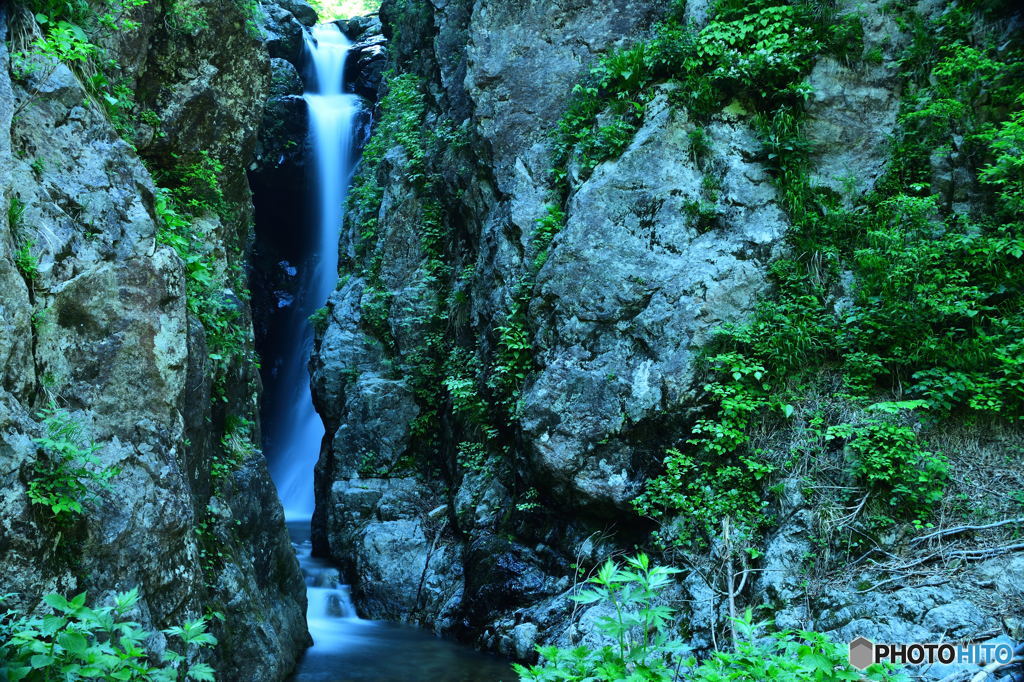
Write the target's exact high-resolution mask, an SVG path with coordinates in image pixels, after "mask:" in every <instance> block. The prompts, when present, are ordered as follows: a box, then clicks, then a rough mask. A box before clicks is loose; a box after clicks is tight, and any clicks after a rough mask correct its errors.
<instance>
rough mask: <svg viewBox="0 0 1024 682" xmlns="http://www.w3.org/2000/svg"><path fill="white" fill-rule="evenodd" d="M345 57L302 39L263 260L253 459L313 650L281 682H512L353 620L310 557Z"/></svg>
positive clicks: (342, 44) (346, 173)
mask: <svg viewBox="0 0 1024 682" xmlns="http://www.w3.org/2000/svg"><path fill="white" fill-rule="evenodd" d="M350 48H351V43H350V42H349V40H348V39H347V38H346V37H345V35H344V34H343V33H342V32H341V30H340V29H339V28H338V26H337V25H336V24H333V23H331V24H323V25H318V26H315V27H313V28H312V29H311V30H310V31H309V33H307V35H306V58H307V69H306V89H305V92H304V94H303V99H304V100H305V102H306V105H307V109H308V116H309V143H308V147H307V157H308V158H307V164H306V165H307V169H306V173H307V182H308V191H306V192H304V193H297V194H294V195H292V196H293V200H294V201H295V202H296V205H295V206H293V207H280V206H279V207H277V210H278V211H279V214H282V215H291V216H294V219H293V220H291V221H275V224H274V225H273V230H274V232H275V233H276V234H274V235H273V239H272V240H271V241H272V242H274V243H276V244H277V245H279V246H280V247H281V251H282V253H281V254H280V256H281V258H280V259H273V267H274V268H275V269H276V270H277V271H278V272H276V273H274V274H275V275H276V276H277V277H279V278H280V277H282V276H283V277H284V278H285V279H286V281H288V282H289V283H290V285H291V286H290V291H289V292H276V295H275V298H274V299H273V300H272V301H266V302H264V304H265V305H272V306H273V307H274V308H275V309H276V311H277V313H276V315H274V316H272V320H273V324H272V325H271V327H272V328H271V329H269V330H268V332H269V335H270V336H271V338H272V342H271V343H268V344H266V345H265V347H264V357H263V362H264V374H263V381H264V405H263V410H262V412H263V424H264V441H265V442H264V450H265V453H266V456H267V460H268V463H269V465H270V470H271V474H272V476H273V479H274V482H275V483H276V485H277V488H278V492H279V494H280V497H281V502H282V504H283V506H284V509H285V516H286V518H287V520H288V531H289V534H290V536H291V540H292V544H293V546H294V547H295V551H296V554H297V556H298V559H299V563H300V566H301V568H302V573H303V577H304V579H305V583H306V591H307V598H308V608H307V613H306V619H307V623H308V626H309V631H310V634H311V635H312V637H313V642H314V645H313V647H312V648H310V649H309V650H308V651H307V652H306V654H305V656H304V657H303V659H302V661H301V662H300V664H299V666H298V668H297V669H296V671H295V674H294V675H293V678H292V679H294V680H324V681H327V680H376V681H387V680H395V681H396V682H397V681H399V680H408V679H429V680H437V681H440V682H446V681H447V682H475V681H478V680H503V679H513V677H514V676H513V674H512V672H511V669H510V667H509V665H508V663H507V662H506V661H504V660H502V659H499V658H497V657H494V656H490V655H486V654H482V653H479V652H477V651H475V650H473V649H472V648H471V647H468V646H465V645H461V644H458V643H456V642H453V641H449V640H443V639H439V638H436V637H433V636H432V635H430V634H429V633H427V632H425V631H423V630H419V629H417V628H414V627H410V626H404V625H398V624H391V623H385V622H379V621H371V620H365V619H362V618H360V617H359V616H358V613H357V609H356V605H355V604H354V603H353V601H352V596H351V589H350V587H349V586H348V585H345V584H343V583H342V581H341V576H340V573H339V570H338V569H337V568H336V567H335V566H333V565H332V564H331V563H330V562H328V561H326V560H323V559H320V558H317V557H314V556H313V549H312V542H311V538H310V522H311V518H312V515H313V509H314V496H313V469H314V466H315V464H316V461H317V458H318V456H319V454H320V444H321V441H322V439H323V436H324V426H323V422H322V420H321V418H320V416H319V415H318V414H317V412H316V410H315V408H314V405H313V400H312V396H311V393H310V384H309V370H308V367H307V361H308V358H309V354H310V350H311V347H312V341H313V330H312V324H311V322H310V319H309V318H310V316H311V315H313V313H314V312H315V311H316V310H318V309H319V308H320V307H321V306H323V305H324V304H325V302H326V301H327V298H328V297H329V296H330V294H331V292H332V291H333V290H334V288H335V285H336V283H337V280H338V272H337V271H338V240H339V233H340V228H341V224H342V221H343V217H344V216H343V206H344V201H345V193H346V191H347V189H348V185H349V181H350V179H351V176H352V170H353V166H354V163H355V161H356V160H357V159H356V150H355V148H354V144H353V139H354V135H355V123H356V121H357V118H358V115H359V112H360V109H361V106H362V104H361V101H360V98H359V96H358V95H354V94H350V93H348V92H346V90H347V88H346V87H345V82H344V79H345V63H346V58H347V56H348V54H349V50H350ZM298 202H309V204H310V205H309V206H303V205H298ZM263 274H264V275H265V276H268V273H263ZM396 654H400V655H396Z"/></svg>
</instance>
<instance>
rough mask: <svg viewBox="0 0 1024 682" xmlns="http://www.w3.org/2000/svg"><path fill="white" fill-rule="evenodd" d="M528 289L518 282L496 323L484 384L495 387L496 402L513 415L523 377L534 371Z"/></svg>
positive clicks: (524, 379)
mask: <svg viewBox="0 0 1024 682" xmlns="http://www.w3.org/2000/svg"><path fill="white" fill-rule="evenodd" d="M529 303H530V297H529V290H528V289H527V288H526V287H525V286H524V285H520V286H519V287H517V291H516V293H515V295H514V296H513V298H512V302H511V304H510V306H509V309H508V312H507V313H506V315H505V321H504V323H503V324H500V325H498V326H497V327H495V329H494V331H495V333H496V334H497V339H496V342H495V346H496V348H495V354H494V355H495V358H494V367H493V368H492V369H491V375H490V377H489V378H488V379H487V385H488V386H489V387H490V388H491V389H493V390H494V391H495V394H496V396H497V398H498V402H500V403H501V404H502V405H504V406H505V408H506V409H507V410H508V413H509V415H511V416H513V417H514V416H515V414H516V411H517V405H518V403H519V397H520V395H521V393H522V388H523V383H524V382H525V381H526V377H527V376H528V375H529V373H530V372H532V371H533V368H534V361H533V343H532V342H531V341H530V332H529V330H528V327H527V310H528V306H529Z"/></svg>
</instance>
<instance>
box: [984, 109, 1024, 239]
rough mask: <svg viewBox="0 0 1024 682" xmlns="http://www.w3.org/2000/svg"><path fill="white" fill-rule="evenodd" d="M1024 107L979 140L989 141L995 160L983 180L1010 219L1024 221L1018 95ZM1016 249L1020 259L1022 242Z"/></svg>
mask: <svg viewBox="0 0 1024 682" xmlns="http://www.w3.org/2000/svg"><path fill="white" fill-rule="evenodd" d="M1017 106H1019V107H1021V109H1020V110H1018V111H1016V112H1014V113H1013V114H1011V115H1010V118H1009V120H1006V121H1003V122H1002V123H1001V124H1000V125H999V126H998V127H992V128H989V129H988V130H986V131H985V132H983V133H981V134H979V136H978V140H979V141H980V142H983V143H987V145H988V148H989V151H990V152H991V155H992V163H991V164H989V165H988V166H987V167H986V168H984V169H982V171H981V172H980V173H979V177H980V178H981V180H982V182H985V183H987V184H989V185H991V186H993V187H994V188H995V190H996V192H997V201H998V205H999V209H1000V210H1001V211H1002V212H1003V215H1004V216H1005V217H1006V219H1007V220H1014V221H1018V222H1019V221H1020V216H1021V215H1022V214H1024V94H1022V95H1021V96H1020V97H1018V98H1017ZM1014 246H1015V249H1014V251H1013V253H1014V255H1015V256H1016V257H1017V258H1020V257H1021V256H1022V255H1024V251H1022V250H1021V247H1022V245H1021V244H1020V243H1019V242H1018V243H1017V244H1015V245H1014Z"/></svg>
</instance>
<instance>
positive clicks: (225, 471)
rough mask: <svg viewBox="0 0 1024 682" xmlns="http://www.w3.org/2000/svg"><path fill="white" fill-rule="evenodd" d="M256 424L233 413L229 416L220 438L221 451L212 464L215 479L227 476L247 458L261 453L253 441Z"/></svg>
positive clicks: (212, 474) (212, 473)
mask: <svg viewBox="0 0 1024 682" xmlns="http://www.w3.org/2000/svg"><path fill="white" fill-rule="evenodd" d="M254 426H255V424H254V423H253V422H252V421H251V420H249V419H243V418H241V417H237V416H233V415H232V416H229V417H228V418H227V422H226V424H225V425H224V435H223V436H222V437H221V439H220V451H219V452H218V454H216V455H214V457H213V462H212V464H211V465H210V475H211V476H212V477H213V478H214V480H219V479H224V478H227V477H228V476H230V475H231V473H232V472H234V471H237V470H238V468H239V467H240V466H241V465H242V464H243V463H244V462H245V461H246V460H248V459H249V458H250V457H252V456H253V455H257V454H259V448H257V447H256V444H255V443H253V427H254Z"/></svg>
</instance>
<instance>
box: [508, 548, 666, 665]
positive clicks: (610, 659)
mask: <svg viewBox="0 0 1024 682" xmlns="http://www.w3.org/2000/svg"><path fill="white" fill-rule="evenodd" d="M680 572H681V571H680V570H679V569H676V568H669V567H666V566H657V565H652V564H651V561H650V559H649V558H648V557H647V555H645V554H638V555H637V556H635V557H629V558H627V559H626V560H625V563H624V564H622V565H620V564H616V563H615V562H613V561H612V560H610V559H609V560H608V561H607V562H606V563H605V564H604V565H602V566H601V568H600V569H599V570H598V572H597V575H595V576H594V577H592V578H590V579H589V580H588V581H587V582H588V583H589V584H590V585H592V587H591V588H590V589H586V590H583V591H581V592H580V593H579V594H578V595H575V596H574V597H573V600H574V601H576V602H578V603H580V604H584V605H593V604H601V605H605V606H607V607H610V608H609V611H613V612H614V615H608V616H602V617H601V618H599V619H598V621H597V628H598V630H599V632H601V634H603V635H604V636H605V637H607V638H608V639H609V640H610V641H612V642H614V644H610V645H607V646H603V647H601V648H599V649H592V648H590V647H586V646H580V647H577V648H575V649H568V650H567V649H559V648H558V647H554V646H549V647H537V651H538V652H539V653H540V656H541V663H540V664H539V665H535V666H532V667H530V668H527V667H525V666H522V665H519V664H515V665H514V666H513V667H514V668H515V671H516V672H517V673H518V674H519V676H520V679H521V680H538V681H544V680H577V681H579V682H583V681H584V680H627V679H628V680H637V681H639V680H651V681H659V682H660V681H664V682H668V681H670V680H673V679H675V678H676V671H677V669H678V667H679V665H680V663H681V660H680V659H681V658H682V657H683V655H684V654H685V652H686V646H685V644H684V643H683V640H682V638H681V637H680V635H679V633H678V631H677V629H676V628H677V626H676V623H675V619H674V610H673V609H672V608H671V607H669V606H668V605H666V604H664V603H663V600H662V599H659V597H660V595H661V593H662V592H663V591H664V589H665V588H666V587H667V586H668V585H669V584H671V582H672V575H673V574H676V573H680Z"/></svg>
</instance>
